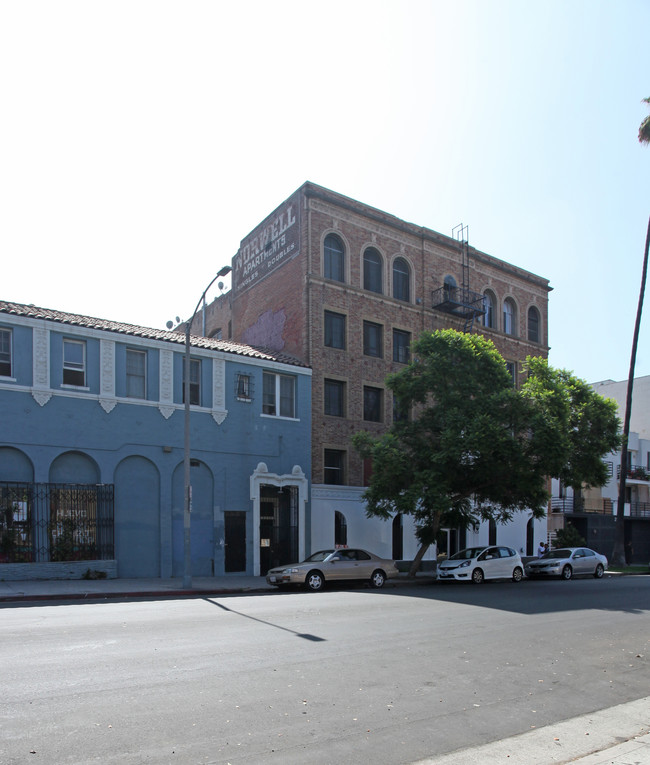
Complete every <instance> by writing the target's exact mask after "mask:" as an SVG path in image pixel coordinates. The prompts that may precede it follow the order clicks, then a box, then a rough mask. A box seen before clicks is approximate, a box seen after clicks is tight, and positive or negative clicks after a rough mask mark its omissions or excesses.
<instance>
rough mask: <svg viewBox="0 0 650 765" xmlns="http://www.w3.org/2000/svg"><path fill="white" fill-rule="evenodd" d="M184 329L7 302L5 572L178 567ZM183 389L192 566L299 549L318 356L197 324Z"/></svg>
mask: <svg viewBox="0 0 650 765" xmlns="http://www.w3.org/2000/svg"><path fill="white" fill-rule="evenodd" d="M184 339H185V336H184V334H182V333H179V332H174V331H160V330H155V329H148V328H145V327H137V326H132V325H127V324H122V323H119V322H115V321H106V320H100V319H95V318H91V317H88V316H80V315H76V314H70V313H65V312H62V311H56V310H49V309H42V308H37V307H34V306H28V305H23V304H17V303H9V302H2V301H0V578H3V579H26V578H35V577H38V578H43V577H45V578H47V577H60V578H66V577H72V576H80V575H81V574H82V573H83V572H85V571H88V570H90V571H93V572H94V571H97V570H99V571H105V572H106V573H107V575H108V576H118V577H159V576H160V577H170V576H181V575H183V566H184V557H183V555H184V550H183V497H184V475H183V453H184V452H183V445H184V444H183V437H184V417H183V408H184V400H183V368H184V367H183V356H184ZM190 403H191V485H192V514H191V543H192V544H191V551H192V552H191V557H192V575H194V576H223V575H230V574H232V575H233V576H236V575H237V574H248V575H258V574H260V573H262V574H263V573H265V572H266V570H267V569H268V568H269V567H270V566H272V565H275V563H276V561H280V562H285V561H286V560H288V559H289V560H290V559H296V558H300V559H302V558H303V557H304V556H305V555H306V554H308V553H309V552H310V550H309V549H307V548H308V545H309V542H308V540H309V539H310V536H311V527H310V513H309V484H310V461H311V447H310V438H311V370H310V369H308V368H307V367H306V366H304V365H303V364H301V363H300V362H298V361H297V360H296V359H293V358H291V357H289V356H287V355H284V354H282V353H276V352H267V351H263V350H260V349H255V348H252V347H250V346H246V345H241V344H237V343H231V342H227V341H222V340H216V339H210V338H201V337H193V338H192V339H191V370H190ZM294 556H295V557H294Z"/></svg>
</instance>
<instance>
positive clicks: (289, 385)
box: [262, 372, 296, 417]
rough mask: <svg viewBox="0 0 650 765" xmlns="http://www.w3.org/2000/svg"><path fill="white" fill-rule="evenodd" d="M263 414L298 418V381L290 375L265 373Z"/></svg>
mask: <svg viewBox="0 0 650 765" xmlns="http://www.w3.org/2000/svg"><path fill="white" fill-rule="evenodd" d="M262 388H263V391H262V413H263V414H269V415H272V416H273V417H278V416H279V417H295V416H296V379H295V377H291V376H290V375H279V374H274V373H273V372H264V377H263V383H262Z"/></svg>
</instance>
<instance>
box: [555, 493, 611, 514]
mask: <svg viewBox="0 0 650 765" xmlns="http://www.w3.org/2000/svg"><path fill="white" fill-rule="evenodd" d="M551 512H552V513H597V514H600V515H611V514H612V513H613V512H614V504H613V502H612V500H611V499H606V498H601V499H592V500H589V501H588V502H585V500H584V499H583V498H582V497H552V498H551Z"/></svg>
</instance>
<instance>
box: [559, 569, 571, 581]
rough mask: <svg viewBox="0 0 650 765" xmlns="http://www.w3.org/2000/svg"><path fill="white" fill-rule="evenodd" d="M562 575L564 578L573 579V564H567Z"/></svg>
mask: <svg viewBox="0 0 650 765" xmlns="http://www.w3.org/2000/svg"><path fill="white" fill-rule="evenodd" d="M560 576H561V577H562V579H566V580H569V579H571V577H572V576H573V569H572V568H571V566H565V567H564V568H563V569H562V574H561V575H560Z"/></svg>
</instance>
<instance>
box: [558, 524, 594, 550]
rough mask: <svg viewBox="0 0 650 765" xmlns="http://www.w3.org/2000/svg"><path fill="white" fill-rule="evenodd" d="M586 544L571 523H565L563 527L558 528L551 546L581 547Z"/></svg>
mask: <svg viewBox="0 0 650 765" xmlns="http://www.w3.org/2000/svg"><path fill="white" fill-rule="evenodd" d="M585 544H586V542H585V540H584V537H581V536H580V532H579V531H578V529H576V527H575V526H574V525H573V524H572V523H567V525H566V526H565V527H564V528H563V529H558V532H557V536H556V537H555V542H554V543H553V547H555V549H558V548H560V547H583V546H584V545H585Z"/></svg>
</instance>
